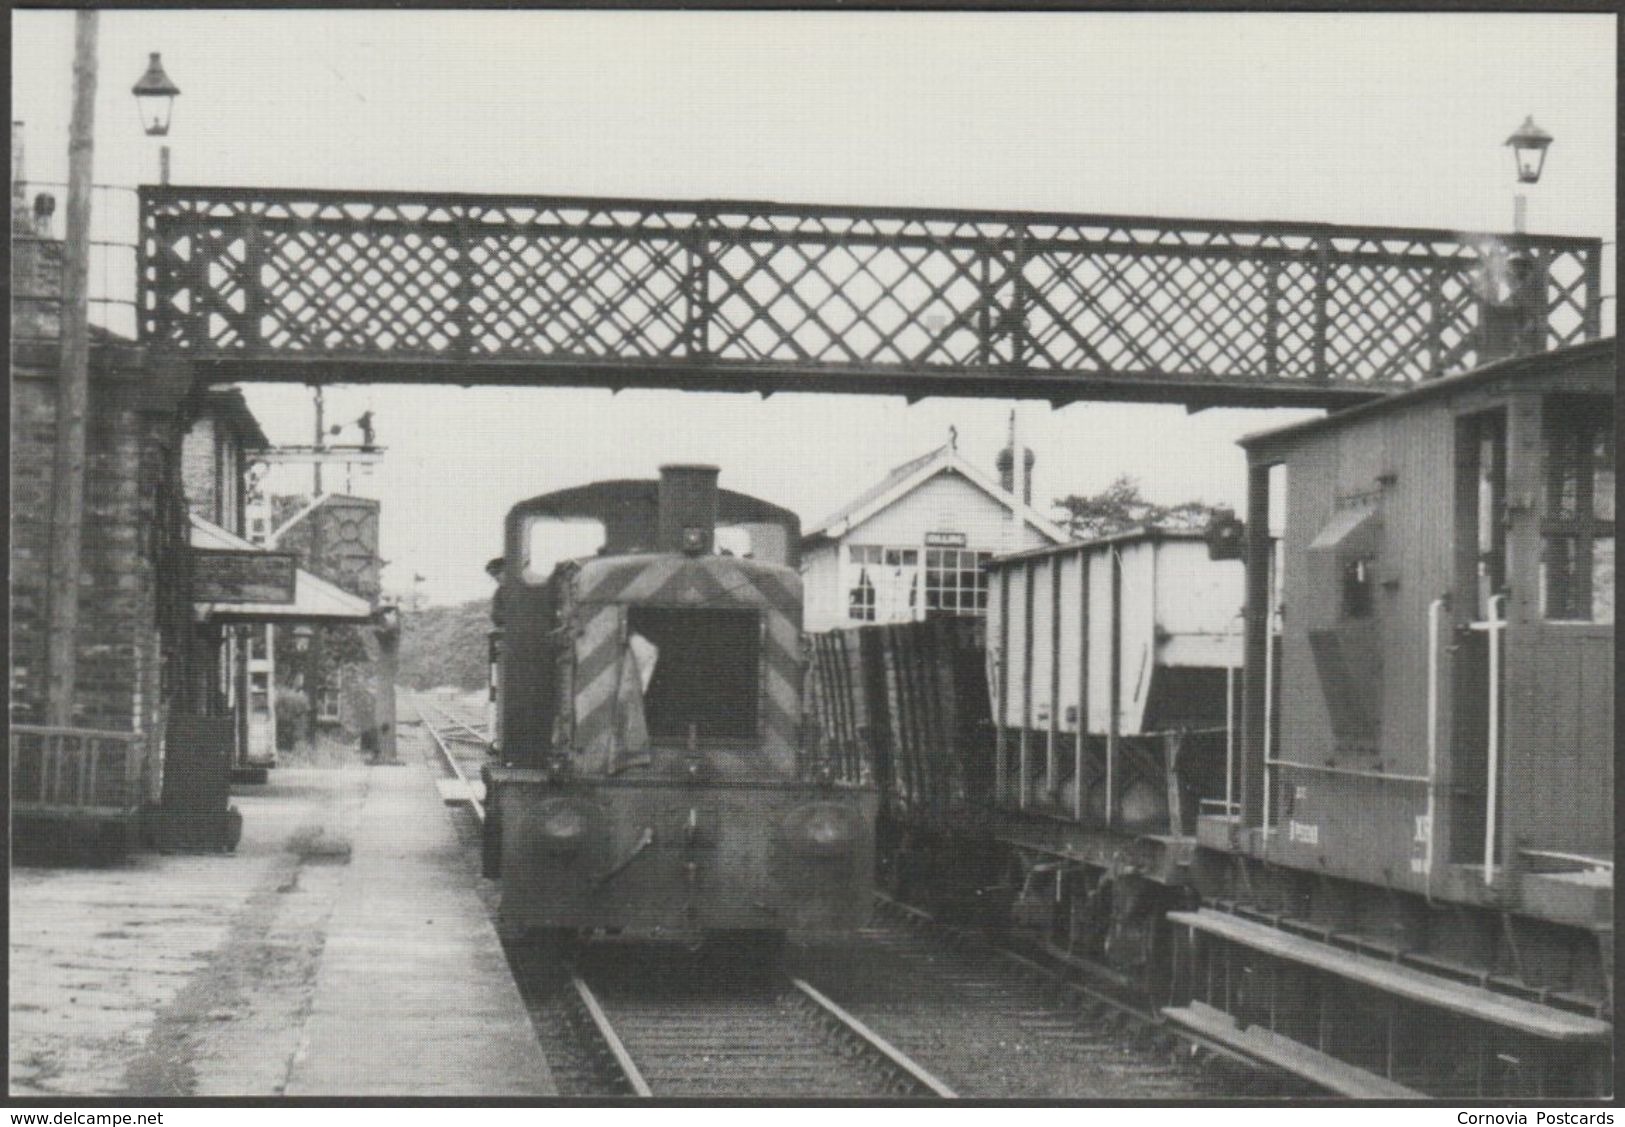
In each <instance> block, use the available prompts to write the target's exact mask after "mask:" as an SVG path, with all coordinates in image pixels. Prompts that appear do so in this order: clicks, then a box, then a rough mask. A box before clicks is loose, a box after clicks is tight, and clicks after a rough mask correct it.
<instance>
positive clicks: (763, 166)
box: [12, 10, 1617, 602]
mask: <svg viewBox="0 0 1625 1127" xmlns="http://www.w3.org/2000/svg"><path fill="white" fill-rule="evenodd" d="M72 25H73V18H72V16H71V14H68V13H65V12H48V11H36V12H13V14H12V32H13V34H12V100H13V101H12V117H13V120H21V121H23V122H24V123H25V126H24V128H25V136H26V145H27V175H28V177H29V179H30V180H31V181H33V180H38V181H50V180H62V179H65V171H66V138H67V122H68V114H69V109H70V105H71V97H70V95H71V62H72V38H73V32H72ZM1616 42H1617V36H1616V29H1615V17H1614V16H1612V15H1600V14H1598V15H1588V14H1558V15H1549V14H1465V15H1433V14H1410V13H1391V14H1352V13H1281V12H1263V13H1257V12H1253V13H1207V14H1195V13H1153V12H1143V13H1071V14H1068V13H880V12H871V13H852V12H818V13H815V12H711V13H681V12H654V11H622V12H569V11H557V12H498V11H483V12H475V11H454V12H426V11H412V12H358V11H343V12H325V11H293V10H287V11H246V12H245V11H238V12H227V11H193V12H186V11H156V10H121V11H109V12H104V13H102V16H101V20H100V44H99V60H100V72H101V74H100V86H99V90H98V97H97V108H96V137H95V144H96V149H95V161H96V170H95V178H96V180H97V182H98V183H105V184H112V185H132V184H134V183H137V182H139V181H152V180H155V179H156V178H157V154H156V151H155V149H154V147H153V146H154V142H152V141H150V140H149V139H147V138H145V137H143V136H142V135H141V133H140V130H139V127H138V124H137V119H136V111H135V106H134V100H133V99H132V98H131V96H130V93H129V88H130V85H131V84H132V83H133V82H134V81H135V79H136V78H137V77H139V76H140V74H141V72H142V71H143V69H144V68H145V65H146V58H147V54H148V53H149V52H151V51H161V52H162V53H163V61H164V66H165V69H166V70H167V71H168V73H169V75H170V76H171V78H173V79H174V81H175V82H176V84H177V85H178V86H179V87H180V88H181V90H182V94H181V96H180V98H179V99H177V102H176V108H175V118H174V124H173V128H172V131H171V135H170V137H169V139H168V140H169V144H170V146H171V148H172V150H173V170H174V171H173V179H174V181H175V182H176V183H179V184H211V185H215V184H219V185H245V186H263V187H323V188H353V189H366V188H385V189H412V190H426V191H433V190H445V191H465V192H515V193H524V192H536V193H541V194H581V195H613V196H648V197H660V198H672V199H693V198H707V197H710V198H718V197H722V198H736V199H740V198H743V199H773V200H780V201H791V202H814V203H830V204H865V205H898V206H913V205H922V206H923V205H929V206H944V207H956V206H957V207H981V208H1014V209H1049V210H1058V211H1078V212H1098V213H1124V214H1137V215H1165V216H1178V217H1199V218H1216V219H1238V220H1307V221H1325V222H1334V223H1365V224H1393V225H1403V226H1426V227H1442V228H1447V229H1453V230H1467V231H1475V230H1504V229H1506V228H1508V227H1509V226H1510V222H1511V211H1512V195H1513V192H1514V184H1513V175H1512V161H1511V156H1510V152H1509V151H1508V150H1507V149H1506V148H1504V147H1503V145H1502V141H1504V139H1505V138H1506V136H1507V135H1508V134H1509V133H1511V132H1512V130H1513V129H1515V128H1516V127H1517V126H1518V124H1519V123H1520V122H1521V121H1522V120H1523V119H1524V117H1525V116H1526V115H1531V114H1532V115H1533V116H1534V118H1535V120H1536V121H1537V122H1539V123H1540V124H1541V125H1542V126H1543V127H1544V128H1546V129H1547V130H1548V131H1549V132H1551V133H1552V134H1553V135H1554V136H1555V137H1556V141H1555V142H1554V144H1553V146H1552V149H1551V153H1550V156H1549V159H1548V162H1547V169H1546V174H1545V176H1544V178H1543V179H1542V181H1541V183H1540V184H1539V185H1538V186H1536V187H1534V188H1533V189H1532V190H1529V192H1528V194H1529V196H1530V208H1529V210H1530V222H1529V226H1530V229H1531V230H1532V231H1536V232H1540V233H1550V234H1570V235H1584V236H1591V237H1600V238H1604V239H1609V240H1612V239H1613V237H1614V235H1613V232H1614V230H1615V224H1616V217H1615V175H1616V164H1615V161H1616V148H1615V145H1616V141H1615V138H1616V124H1617V123H1616V105H1617V97H1616V92H1615V74H1616V55H1615V44H1616ZM109 198H110V199H116V198H117V197H116V195H115V196H110V197H109ZM98 215H99V226H100V228H101V229H102V230H103V231H105V232H110V234H111V235H112V237H115V238H128V237H129V236H128V235H126V234H123V233H121V229H120V225H121V224H123V225H128V224H129V223H130V219H129V216H128V214H126V213H122V212H120V209H119V207H118V206H117V205H116V204H110V205H109V206H107V207H106V208H104V209H103V211H101V212H99V213H98ZM1610 249H1611V248H1610ZM116 269H117V268H116V267H114V270H115V272H116ZM1604 276H1605V278H1612V276H1613V262H1612V258H1611V257H1608V258H1606V259H1605V273H1604ZM1611 306H1612V303H1611V302H1610V303H1609V306H1608V307H1607V314H1606V320H1605V324H1608V325H1611V323H1612V308H1611ZM247 394H248V397H249V401H250V404H251V405H252V407H253V409H254V410H255V412H256V413H257V414H258V416H259V417H260V420H261V422H262V424H263V425H264V427H265V429H266V431H267V432H268V433H269V434H270V436H271V438H272V439H273V440H274V441H277V442H282V443H304V442H309V441H310V435H311V430H312V408H311V396H310V392H309V390H308V389H305V388H302V387H295V386H289V385H276V386H269V385H252V386H250V387H249V389H248V392H247ZM368 409H370V410H372V411H374V413H375V417H376V424H377V432H378V441H379V442H380V443H381V444H383V445H385V446H386V447H388V453H387V455H386V456H385V459H384V462H383V464H382V465H380V466H379V467H378V468H377V470H376V471H375V472H374V474H373V476H372V478H371V480H370V481H369V482H368V483H367V484H366V486H365V488H364V491H365V492H367V493H368V494H369V495H374V496H377V497H379V498H380V499H381V500H382V501H383V505H384V508H383V544H382V551H383V555H384V557H385V558H386V559H387V560H389V561H390V564H389V566H388V567H387V568H386V571H385V585H386V589H392V590H395V591H398V592H405V591H410V590H411V589H412V587H413V577H414V576H415V575H422V576H423V577H424V581H423V583H422V584H421V591H422V594H423V595H424V596H425V598H426V599H427V600H428V601H430V602H453V601H461V600H463V599H468V598H474V597H478V596H481V595H484V594H486V593H487V592H488V591H489V588H490V583H489V580H488V579H487V578H486V577H485V574H484V571H483V564H484V562H485V561H486V560H487V559H489V558H491V557H492V556H494V555H497V554H499V551H500V524H501V519H502V515H503V513H504V512H505V511H506V509H507V508H508V507H509V506H510V505H512V504H513V503H514V502H515V501H518V500H520V499H522V498H524V497H527V496H532V495H534V494H537V493H542V492H546V491H548V490H551V489H556V488H562V487H564V486H568V485H575V484H579V483H581V482H585V481H590V480H595V479H598V478H603V477H614V476H634V477H637V476H653V474H654V473H655V471H656V468H657V467H658V466H659V465H660V464H661V463H663V462H669V461H681V460H703V461H708V462H714V463H716V464H719V465H721V466H722V467H723V473H722V484H723V485H724V486H725V487H728V488H733V489H739V490H743V491H745V492H750V493H754V494H756V495H759V496H762V497H765V498H767V499H769V500H772V501H774V502H777V503H779V504H783V505H787V506H789V507H790V508H792V509H795V510H796V511H797V512H799V513H800V514H801V516H802V519H803V521H804V522H805V523H806V524H808V525H811V524H812V523H813V522H814V521H816V520H818V519H820V518H821V517H823V516H824V515H826V514H827V513H829V512H830V511H832V510H834V509H836V508H838V507H839V506H840V505H841V504H843V503H844V502H845V501H846V500H848V499H849V498H850V497H851V496H853V495H854V494H856V493H858V492H860V491H861V490H863V489H865V488H867V487H868V486H869V485H870V484H872V483H873V481H874V480H875V479H876V478H877V477H879V476H880V475H881V474H883V473H884V472H885V471H886V470H887V469H888V468H890V467H891V466H893V465H895V464H897V463H899V462H902V461H905V460H907V459H909V458H912V457H914V456H915V455H917V454H920V453H923V452H924V451H926V450H929V449H931V448H932V447H934V446H937V445H940V444H941V443H942V442H944V441H946V439H947V433H948V428H949V427H950V426H954V427H956V428H957V430H958V433H959V436H960V437H959V441H960V448H961V450H962V451H964V452H965V453H966V455H967V456H968V457H970V458H972V459H974V460H977V461H979V462H980V463H982V464H984V465H987V466H990V467H991V465H992V462H993V458H994V456H995V454H996V452H997V451H998V449H999V448H1000V447H1002V446H1003V445H1004V442H1005V436H1006V428H1007V426H1008V415H1009V410H1010V404H1009V403H1008V402H1002V401H995V400H972V399H928V400H924V401H922V402H919V403H916V404H913V405H907V404H905V403H904V402H903V400H901V399H898V398H892V397H877V396H829V395H778V396H774V397H772V398H770V399H766V400H763V399H759V398H758V397H756V396H754V395H728V394H714V393H703V394H702V393H686V392H658V391H626V392H622V393H620V394H619V395H613V396H612V395H611V394H610V393H609V392H607V391H598V390H585V389H496V388H474V389H459V388H454V387H449V386H444V387H429V388H397V387H383V386H376V387H344V386H340V387H334V388H329V389H328V391H327V393H326V413H327V418H328V420H329V421H331V422H341V421H345V420H348V419H353V418H355V417H356V416H357V415H359V414H360V413H361V412H362V411H363V410H368ZM1309 414H1312V412H1305V411H1301V410H1298V411H1266V410H1211V411H1204V412H1200V413H1198V414H1195V415H1188V414H1186V413H1185V411H1184V410H1183V409H1182V408H1180V407H1177V406H1171V407H1153V406H1135V405H1121V404H1090V403H1082V404H1075V405H1072V406H1068V407H1065V408H1062V409H1059V410H1052V409H1050V408H1049V407H1048V406H1047V405H1044V404H1040V403H1029V404H1027V405H1025V406H1024V407H1023V409H1022V422H1021V426H1022V435H1023V441H1024V442H1025V443H1027V444H1028V445H1031V446H1032V447H1033V448H1034V450H1035V451H1036V454H1037V465H1036V468H1035V471H1034V496H1035V498H1038V499H1040V500H1044V499H1048V498H1053V497H1058V496H1062V495H1065V494H1068V493H1088V492H1094V491H1097V490H1099V489H1101V488H1104V487H1105V486H1106V485H1107V484H1109V483H1110V482H1111V481H1112V479H1114V478H1115V477H1117V476H1118V475H1119V474H1125V473H1126V474H1129V475H1131V476H1133V477H1136V478H1138V479H1139V480H1140V482H1141V484H1142V487H1143V490H1144V492H1145V493H1146V494H1147V496H1149V497H1150V498H1151V499H1153V500H1157V501H1161V502H1164V503H1176V502H1179V501H1183V500H1189V499H1201V500H1206V501H1209V502H1212V503H1227V504H1231V505H1235V506H1238V507H1239V505H1240V503H1241V499H1242V493H1243V467H1244V463H1243V459H1242V457H1241V454H1240V451H1239V449H1237V447H1236V446H1235V440H1236V438H1238V437H1239V436H1241V435H1242V434H1246V433H1250V432H1253V431H1257V430H1262V429H1266V428H1268V427H1270V426H1275V425H1279V424H1281V423H1284V422H1289V421H1292V420H1295V419H1299V418H1303V417H1306V416H1307V415H1309ZM353 435H354V432H353V431H352V432H350V437H351V438H352V440H353ZM340 440H341V441H342V440H343V439H342V438H341V439H340ZM284 485H285V487H286V488H288V489H289V490H290V491H291V490H295V489H299V488H302V485H303V482H302V477H301V475H299V474H297V473H296V472H294V471H279V478H278V487H283V486H284ZM328 486H329V488H332V482H331V480H329V482H328ZM358 491H363V490H358Z"/></svg>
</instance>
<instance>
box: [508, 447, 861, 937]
mask: <svg viewBox="0 0 1625 1127" xmlns="http://www.w3.org/2000/svg"><path fill="white" fill-rule="evenodd" d="M717 477H718V470H717V469H716V468H715V467H710V466H666V467H663V468H662V470H661V476H660V479H659V481H608V482H598V483H594V484H590V485H584V486H580V487H577V488H574V489H565V490H561V491H558V492H554V493H548V494H544V495H542V496H540V497H534V498H531V499H530V500H527V501H523V502H520V503H519V504H517V505H515V506H514V507H513V508H512V509H511V510H510V512H509V514H508V517H507V521H506V527H505V541H504V555H503V558H502V561H501V564H500V565H499V567H498V568H497V569H496V570H497V571H498V572H499V574H500V588H499V591H498V593H497V596H496V598H495V600H494V602H493V618H494V619H495V624H496V626H497V628H498V631H499V632H500V644H498V645H494V646H493V651H494V654H495V656H496V661H497V672H496V696H497V712H498V717H499V722H498V725H497V728H496V731H497V733H498V736H497V749H496V757H495V762H493V763H492V764H490V765H488V766H487V767H486V768H485V770H484V772H483V775H484V781H485V785H486V794H487V799H486V806H487V812H488V813H487V821H486V823H485V841H484V865H485V871H486V874H487V875H488V876H494V877H499V878H500V880H501V882H502V903H501V910H500V922H501V926H502V928H503V930H504V932H506V933H508V934H519V933H524V932H527V931H554V932H558V931H574V930H577V929H616V930H622V929H625V930H629V931H632V932H634V933H639V934H643V933H646V934H667V935H678V936H686V935H699V934H703V933H707V932H730V933H753V934H756V935H758V936H761V937H766V938H769V939H772V938H776V937H781V936H782V935H783V934H784V933H785V932H787V931H791V930H845V929H850V928H855V927H856V926H857V925H858V924H859V923H860V922H861V921H862V920H863V919H864V918H865V916H866V914H867V912H868V909H869V900H870V889H871V880H872V869H873V856H874V846H873V841H874V815H875V806H876V803H877V796H876V794H875V792H874V790H873V788H872V787H867V786H863V785H854V784H851V783H848V782H844V781H842V780H841V779H840V778H838V777H837V776H836V774H835V773H834V772H831V771H828V770H826V769H824V767H823V765H822V764H820V763H819V762H817V761H816V760H815V759H814V758H813V757H812V756H811V755H809V754H808V749H807V748H806V746H805V745H804V742H803V736H804V725H803V714H802V677H803V672H804V670H805V668H806V653H805V646H804V640H803V636H802V633H801V622H802V618H801V615H802V594H801V578H800V576H799V575H798V573H797V571H796V562H797V553H798V547H799V544H798V534H799V530H800V522H799V520H798V519H797V517H796V516H795V514H794V513H791V512H789V511H788V510H786V509H782V508H780V507H778V506H776V505H772V504H769V503H767V502H765V501H762V500H759V499H757V498H754V497H750V496H747V495H745V494H742V493H736V492H732V491H729V490H721V489H718V487H717Z"/></svg>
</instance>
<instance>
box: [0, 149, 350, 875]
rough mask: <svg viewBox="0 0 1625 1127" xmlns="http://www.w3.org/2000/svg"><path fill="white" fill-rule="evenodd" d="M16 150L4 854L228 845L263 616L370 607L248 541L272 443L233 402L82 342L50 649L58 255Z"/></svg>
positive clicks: (60, 245) (96, 336)
mask: <svg viewBox="0 0 1625 1127" xmlns="http://www.w3.org/2000/svg"><path fill="white" fill-rule="evenodd" d="M20 140H21V139H20V134H19V130H18V129H17V127H16V126H15V125H14V127H13V131H12V146H13V154H12V155H13V160H12V169H13V184H12V208H11V236H12V274H11V294H10V297H11V302H10V304H11V315H12V336H11V387H10V391H11V408H12V411H11V425H10V441H11V458H10V467H9V468H10V471H11V512H10V532H11V542H10V551H9V560H8V563H9V566H10V580H11V582H10V592H9V594H10V610H11V633H10V638H9V641H10V655H9V656H10V661H9V667H8V675H9V689H10V693H9V701H8V705H9V709H8V713H9V720H10V740H9V753H10V782H11V794H10V797H11V812H12V817H13V827H14V830H15V831H16V832H15V833H14V836H13V844H14V846H16V847H18V848H19V851H20V852H30V851H31V848H32V845H33V844H35V843H58V842H66V843H68V844H70V845H75V847H76V846H77V844H78V843H83V842H85V841H86V840H94V841H100V842H102V843H103V844H107V845H116V846H117V847H120V848H129V847H132V846H135V845H137V844H139V843H140V842H141V841H142V840H143V837H144V838H145V840H147V841H149V842H153V843H156V844H158V845H160V846H162V847H168V848H182V849H185V848H220V847H223V846H225V845H228V844H229V843H230V841H231V840H232V836H231V832H232V831H231V820H230V818H229V817H228V815H229V814H230V811H229V808H228V805H227V799H228V789H227V788H228V785H229V767H230V766H231V764H232V763H233V762H234V761H235V756H237V755H239V754H241V753H242V751H243V750H244V749H245V747H246V740H247V725H246V723H245V720H246V713H247V711H248V704H249V700H250V692H251V685H252V682H251V681H250V679H249V678H250V676H251V673H252V662H253V660H254V657H253V655H254V653H255V645H254V641H253V638H254V636H255V634H256V632H260V633H263V627H264V623H265V622H267V621H270V620H271V619H272V618H277V619H279V620H282V621H287V620H289V619H292V620H312V621H346V622H352V623H367V622H371V621H373V618H374V611H373V607H372V604H371V602H370V600H368V599H366V598H361V597H357V596H355V595H353V594H350V593H348V592H344V591H341V590H338V589H337V588H336V587H334V586H333V585H332V584H329V583H326V582H325V581H322V580H320V579H318V578H317V577H316V576H313V575H310V574H309V573H308V572H305V571H304V570H303V569H300V568H299V567H298V566H297V561H296V560H295V558H294V557H293V556H292V555H286V554H284V555H281V556H278V555H277V554H274V553H268V552H265V551H264V550H263V549H261V548H259V547H258V546H256V545H255V544H253V543H252V542H251V541H250V540H249V539H248V538H247V537H246V536H244V535H243V533H244V532H245V531H247V528H246V526H245V520H246V519H247V514H248V508H249V506H248V504H247V497H248V494H249V492H250V486H251V479H250V477H249V473H248V470H249V465H250V463H251V461H252V457H251V455H252V452H253V451H254V450H255V449H256V448H261V447H264V446H265V445H266V442H265V437H264V434H263V433H262V432H261V430H260V428H259V425H258V424H257V422H255V420H254V417H253V415H252V413H251V412H250V411H249V410H248V407H247V405H246V403H245V402H244V400H243V397H242V395H241V393H240V392H237V391H235V390H232V389H199V388H197V387H196V386H194V381H193V380H192V378H191V372H190V370H189V368H188V367H187V366H186V365H185V363H184V362H181V361H177V360H175V359H174V358H167V359H166V358H155V357H153V356H151V355H150V354H149V353H148V350H146V349H144V348H143V347H142V346H140V345H139V344H137V343H136V342H134V341H132V340H130V339H129V338H127V337H125V336H122V335H120V334H118V333H115V332H112V331H110V330H108V329H106V328H103V327H101V326H98V325H92V326H91V327H90V341H89V343H90V355H89V364H88V381H87V382H88V407H87V411H86V419H85V458H84V493H83V499H82V525H81V534H80V538H79V543H80V559H79V568H78V571H79V575H78V579H79V582H78V600H77V602H78V613H77V624H76V628H75V630H74V632H73V634H72V636H71V638H65V639H57V638H55V637H53V636H52V618H51V612H50V592H51V576H52V574H53V572H54V569H55V568H56V567H57V564H56V563H55V562H54V561H53V558H52V557H53V546H52V507H53V500H54V496H55V489H56V475H57V466H56V459H57V436H58V408H59V400H58V395H59V390H58V389H59V386H60V383H61V376H60V372H61V338H62V305H63V272H64V267H65V264H66V246H65V243H64V241H63V239H62V238H61V236H60V234H59V233H58V232H56V231H55V230H54V229H53V217H55V216H56V208H55V203H54V200H52V199H51V198H50V197H49V196H48V195H46V194H44V193H41V194H40V195H37V196H35V197H33V198H32V199H30V198H29V197H28V193H27V189H26V181H25V180H24V177H23V174H22V173H23V170H22V167H21V145H20ZM56 218H57V219H58V220H59V218H60V217H56ZM329 589H331V590H329ZM64 643H68V644H71V646H72V649H73V652H74V659H75V660H74V666H75V677H74V688H73V693H72V695H71V700H70V705H71V707H70V710H69V712H70V714H69V715H68V716H66V717H64V718H54V717H53V716H52V715H51V710H50V705H49V692H48V670H49V659H50V654H51V652H52V650H51V647H52V646H53V645H61V644H64ZM268 687H269V684H268V682H267V688H268ZM53 721H54V722H53ZM62 830H66V836H65V837H64V836H63V834H62V833H60V832H59V831H62ZM53 851H54V845H53Z"/></svg>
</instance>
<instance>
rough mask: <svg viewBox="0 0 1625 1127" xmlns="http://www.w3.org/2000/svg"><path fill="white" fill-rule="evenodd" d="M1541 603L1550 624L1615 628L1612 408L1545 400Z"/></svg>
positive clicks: (1595, 401) (1583, 398) (1606, 402)
mask: <svg viewBox="0 0 1625 1127" xmlns="http://www.w3.org/2000/svg"><path fill="white" fill-rule="evenodd" d="M1543 416H1544V420H1545V435H1544V437H1545V447H1546V464H1545V486H1544V497H1543V498H1542V501H1543V504H1542V511H1541V525H1540V531H1541V600H1542V605H1543V608H1544V612H1545V616H1546V618H1548V619H1554V620H1559V621H1568V622H1607V623H1612V622H1613V621H1614V401H1613V399H1612V397H1610V396H1606V395H1552V396H1548V397H1547V398H1546V401H1545V404H1544V411H1543Z"/></svg>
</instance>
